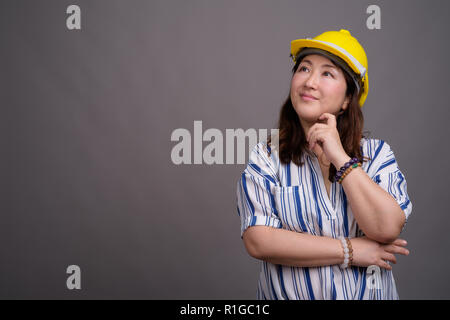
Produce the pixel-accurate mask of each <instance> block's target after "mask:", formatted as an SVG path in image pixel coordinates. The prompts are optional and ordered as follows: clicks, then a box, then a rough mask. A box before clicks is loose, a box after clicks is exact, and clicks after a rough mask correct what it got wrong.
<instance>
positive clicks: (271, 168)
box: [237, 29, 412, 299]
mask: <svg viewBox="0 0 450 320" xmlns="http://www.w3.org/2000/svg"><path fill="white" fill-rule="evenodd" d="M291 56H292V58H293V60H294V62H295V65H294V68H293V70H292V72H293V76H292V80H291V89H290V95H289V97H288V98H287V100H286V102H285V103H284V105H283V107H282V109H281V112H280V119H279V137H278V138H279V139H278V143H275V141H270V140H269V141H268V142H267V143H261V142H260V143H258V144H257V145H256V146H255V147H254V148H253V150H252V152H251V154H250V156H249V163H248V166H247V168H246V169H245V170H244V172H243V174H242V177H241V179H240V180H239V182H238V190H237V202H238V207H237V209H238V214H239V216H240V219H241V237H242V238H243V241H244V244H245V247H246V249H247V251H248V253H249V254H250V255H251V256H252V257H254V258H257V259H259V260H262V265H261V272H260V276H259V282H258V289H257V297H258V299H398V298H399V297H398V294H397V290H396V286H395V281H394V278H393V274H392V267H391V265H390V264H389V262H392V263H396V256H395V255H396V254H403V255H408V254H409V251H408V250H407V249H406V248H405V246H406V241H405V240H403V239H400V238H398V237H399V234H400V233H401V231H402V230H403V228H404V225H405V223H406V220H407V218H408V216H409V215H410V213H411V210H412V204H411V202H410V200H409V197H408V194H407V188H406V180H405V177H404V175H403V174H402V172H401V171H400V169H399V168H398V165H397V162H396V161H395V157H394V154H393V152H392V150H391V148H390V146H389V145H388V144H387V143H386V142H384V141H382V140H378V139H368V138H366V137H364V136H363V134H362V128H363V115H362V112H361V107H362V105H363V104H364V102H365V99H366V97H367V94H368V89H369V85H368V75H367V58H366V54H365V52H364V49H363V48H362V46H361V45H360V44H359V42H358V41H357V40H356V39H355V38H354V37H353V36H352V35H351V34H350V32H348V31H347V30H344V29H342V30H340V31H328V32H325V33H322V34H321V35H319V36H317V37H315V38H313V39H299V40H294V41H292V43H291Z"/></svg>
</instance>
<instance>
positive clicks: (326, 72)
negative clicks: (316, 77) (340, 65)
mask: <svg viewBox="0 0 450 320" xmlns="http://www.w3.org/2000/svg"><path fill="white" fill-rule="evenodd" d="M323 74H329V75H330V76H333V75H332V74H331V72H328V71H325V72H324V73H323Z"/></svg>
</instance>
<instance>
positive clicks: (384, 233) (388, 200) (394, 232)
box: [334, 156, 406, 243]
mask: <svg viewBox="0 0 450 320" xmlns="http://www.w3.org/2000/svg"><path fill="white" fill-rule="evenodd" d="M347 161H350V157H349V156H347V157H342V158H341V159H340V160H337V161H336V163H334V165H335V167H336V168H341V167H342V166H343V165H344V164H345V163H346V162H347ZM342 187H343V188H344V191H345V195H346V196H347V199H348V202H349V203H350V207H351V208H352V212H353V216H354V217H355V219H356V221H357V222H358V225H359V227H360V228H361V230H362V231H364V233H365V234H366V236H367V237H369V238H371V239H373V240H376V241H378V242H380V243H390V242H392V241H394V240H395V239H396V238H397V237H398V236H399V235H400V232H401V231H402V227H403V225H404V223H405V220H406V218H405V214H404V213H403V210H402V209H401V208H400V206H399V204H398V203H397V201H396V200H395V199H394V198H393V197H392V196H391V195H390V194H389V193H387V192H386V191H385V190H384V189H383V188H381V187H380V186H379V185H378V184H376V183H375V182H374V181H373V180H372V179H370V177H369V176H368V175H367V173H366V172H365V171H364V170H363V169H361V167H357V168H355V169H353V170H352V171H350V173H349V174H348V175H347V176H346V177H345V179H344V180H342Z"/></svg>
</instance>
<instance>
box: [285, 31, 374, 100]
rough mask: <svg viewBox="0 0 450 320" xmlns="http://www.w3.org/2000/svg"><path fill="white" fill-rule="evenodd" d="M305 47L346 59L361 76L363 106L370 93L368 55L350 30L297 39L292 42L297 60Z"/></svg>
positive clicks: (292, 54) (292, 48)
mask: <svg viewBox="0 0 450 320" xmlns="http://www.w3.org/2000/svg"><path fill="white" fill-rule="evenodd" d="M303 48H317V49H322V50H325V51H328V52H330V53H332V54H334V55H335V56H337V57H339V58H341V59H342V60H344V61H345V62H346V63H347V64H348V66H349V67H350V68H351V69H352V70H353V71H354V72H355V74H356V75H357V76H359V77H360V80H361V82H362V93H361V97H360V98H359V105H360V106H361V107H362V106H363V104H364V102H365V101H366V98H367V94H368V93H369V77H368V75H367V56H366V52H365V51H364V48H363V47H362V46H361V44H359V42H358V40H356V38H355V37H353V36H352V35H351V34H350V32H349V31H348V30H345V29H341V30H339V31H327V32H324V33H322V34H320V35H318V36H316V37H314V38H313V39H311V38H306V39H297V40H293V41H292V42H291V56H292V59H293V60H294V62H296V61H295V59H296V56H297V54H298V53H299V51H300V50H301V49H303Z"/></svg>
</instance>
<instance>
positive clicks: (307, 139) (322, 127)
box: [306, 123, 328, 141]
mask: <svg viewBox="0 0 450 320" xmlns="http://www.w3.org/2000/svg"><path fill="white" fill-rule="evenodd" d="M327 127H328V125H326V124H323V123H315V124H313V125H312V126H311V128H310V129H309V131H308V134H307V135H306V141H309V139H310V137H311V134H312V133H313V132H314V131H316V130H317V129H324V128H327Z"/></svg>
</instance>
